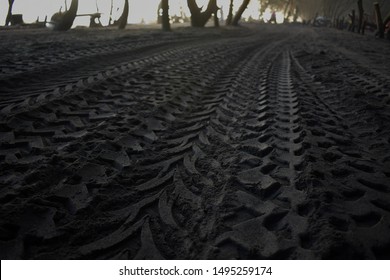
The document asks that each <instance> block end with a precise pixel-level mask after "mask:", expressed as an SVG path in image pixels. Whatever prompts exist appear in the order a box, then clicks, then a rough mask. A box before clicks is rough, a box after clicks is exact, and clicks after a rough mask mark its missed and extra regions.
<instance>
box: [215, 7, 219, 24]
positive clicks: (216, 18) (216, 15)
mask: <svg viewBox="0 0 390 280" xmlns="http://www.w3.org/2000/svg"><path fill="white" fill-rule="evenodd" d="M218 10H219V8H218V9H216V10H215V12H214V27H219V18H218Z"/></svg>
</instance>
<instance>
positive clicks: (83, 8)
mask: <svg viewBox="0 0 390 280" xmlns="http://www.w3.org/2000/svg"><path fill="white" fill-rule="evenodd" d="M96 1H97V3H98V6H99V11H100V12H101V13H103V15H102V23H103V24H107V22H108V17H109V13H110V3H111V0H79V10H78V13H79V14H83V13H94V12H96V4H95V3H96ZM67 2H68V6H70V3H71V0H67ZM129 2H130V14H129V23H140V22H141V21H142V19H144V21H145V22H146V23H151V22H155V21H156V18H157V7H158V4H159V2H160V0H129ZM197 2H198V3H199V6H202V5H205V6H206V4H205V3H207V2H208V1H207V0H198V1H197ZM228 2H229V0H218V4H219V6H223V10H224V14H225V18H226V15H227V9H228ZM235 2H236V8H238V6H239V5H240V4H241V2H242V0H236V1H235ZM251 2H252V3H251V7H250V8H249V11H248V12H247V13H251V14H252V16H254V17H256V14H257V10H258V4H257V1H251ZM64 3H65V0H15V4H14V8H13V13H14V14H23V19H24V21H25V22H27V23H28V22H33V21H35V20H36V19H37V17H38V16H39V18H40V20H43V19H44V18H45V16H46V15H47V16H48V19H50V17H51V16H52V15H53V14H54V13H55V12H58V11H59V9H60V7H61V6H62V7H64V6H65V4H64ZM123 3H124V0H114V10H113V18H114V19H116V18H118V17H119V16H120V13H121V12H122V10H123ZM169 3H170V14H171V15H174V14H179V13H180V7H182V8H183V10H184V12H185V13H186V14H188V15H189V11H188V8H187V1H186V0H169ZM7 9H8V0H0V25H4V22H5V17H6V12H7V11H6V10H7ZM63 10H64V8H63ZM244 16H245V15H244ZM88 24H89V18H86V17H84V18H83V17H79V18H77V19H76V22H75V25H88Z"/></svg>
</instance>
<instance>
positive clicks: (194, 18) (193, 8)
mask: <svg viewBox="0 0 390 280" xmlns="http://www.w3.org/2000/svg"><path fill="white" fill-rule="evenodd" d="M187 4H188V8H189V10H190V12H191V25H192V27H204V26H205V25H206V23H207V21H208V20H209V19H210V18H211V16H212V15H213V13H214V12H215V10H216V9H218V6H217V0H210V1H209V4H208V5H207V9H206V10H205V11H204V12H202V11H201V9H200V8H199V7H198V4H196V0H187Z"/></svg>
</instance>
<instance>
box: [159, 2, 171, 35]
mask: <svg viewBox="0 0 390 280" xmlns="http://www.w3.org/2000/svg"><path fill="white" fill-rule="evenodd" d="M161 8H162V29H163V30H164V31H171V24H170V22H169V3H168V0H162V1H161Z"/></svg>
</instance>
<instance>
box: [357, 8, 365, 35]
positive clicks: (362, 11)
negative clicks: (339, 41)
mask: <svg viewBox="0 0 390 280" xmlns="http://www.w3.org/2000/svg"><path fill="white" fill-rule="evenodd" d="M357 4H358V10H359V22H358V33H362V34H364V31H363V18H364V9H363V0H358V2H357Z"/></svg>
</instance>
